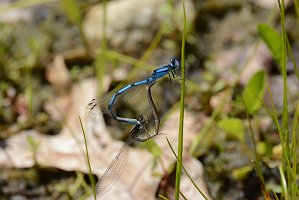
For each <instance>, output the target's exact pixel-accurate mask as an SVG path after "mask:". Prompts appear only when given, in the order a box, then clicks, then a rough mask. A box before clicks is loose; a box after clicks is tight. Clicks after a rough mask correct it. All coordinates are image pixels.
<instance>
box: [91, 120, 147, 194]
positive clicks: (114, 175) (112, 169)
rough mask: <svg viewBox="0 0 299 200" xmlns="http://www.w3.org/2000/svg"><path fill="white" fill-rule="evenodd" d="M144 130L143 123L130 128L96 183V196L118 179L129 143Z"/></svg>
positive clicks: (107, 189)
mask: <svg viewBox="0 0 299 200" xmlns="http://www.w3.org/2000/svg"><path fill="white" fill-rule="evenodd" d="M144 131H145V129H144V128H143V125H136V126H134V128H133V129H132V130H131V132H130V135H129V138H128V139H127V140H126V142H125V143H124V144H123V146H122V147H121V149H120V151H119V152H118V153H117V155H116V157H115V158H114V159H113V160H112V161H111V163H110V164H109V166H108V168H107V169H106V171H105V172H104V174H103V175H102V176H101V177H100V179H99V181H98V182H97V184H96V189H97V197H98V198H101V197H103V195H105V194H106V193H107V192H108V191H109V190H110V189H111V187H112V185H113V184H115V183H116V182H117V181H118V180H119V178H120V175H121V173H122V171H123V168H124V166H125V165H126V161H127V157H128V151H129V145H130V144H131V143H132V141H133V140H135V138H137V137H138V136H139V134H142V132H144Z"/></svg>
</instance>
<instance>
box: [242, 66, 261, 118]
mask: <svg viewBox="0 0 299 200" xmlns="http://www.w3.org/2000/svg"><path fill="white" fill-rule="evenodd" d="M265 85H266V73H265V71H263V70H261V71H258V72H256V73H255V74H254V75H253V76H252V77H251V79H250V80H249V82H248V84H247V86H246V88H245V89H244V91H243V100H244V103H245V105H246V108H247V110H248V112H249V113H250V114H253V113H254V112H256V111H257V110H258V109H259V108H260V107H261V104H262V98H263V96H264V93H265Z"/></svg>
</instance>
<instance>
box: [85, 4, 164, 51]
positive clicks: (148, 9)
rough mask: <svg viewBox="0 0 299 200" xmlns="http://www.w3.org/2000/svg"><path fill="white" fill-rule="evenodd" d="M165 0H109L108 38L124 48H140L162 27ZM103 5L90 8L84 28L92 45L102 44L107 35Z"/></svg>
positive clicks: (118, 47) (134, 49) (113, 44)
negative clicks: (161, 20)
mask: <svg viewBox="0 0 299 200" xmlns="http://www.w3.org/2000/svg"><path fill="white" fill-rule="evenodd" d="M164 2H166V1H165V0H126V1H113V2H110V3H108V4H107V11H106V12H107V39H108V41H109V44H110V45H111V46H112V47H113V48H115V49H118V50H120V51H125V52H137V51H138V50H140V48H141V46H142V45H145V44H149V43H150V42H151V40H152V38H153V37H154V33H155V32H156V31H157V30H158V28H159V24H160V18H161V16H162V11H161V9H159V8H160V7H161V5H162V4H163V3H164ZM102 28H103V6H102V4H99V5H96V6H94V7H93V8H91V9H90V10H89V12H88V13H87V15H86V18H85V20H84V25H83V29H84V32H85V34H86V36H87V37H88V40H89V43H90V45H91V47H93V48H95V47H99V45H100V41H101V39H102V36H103V29H102Z"/></svg>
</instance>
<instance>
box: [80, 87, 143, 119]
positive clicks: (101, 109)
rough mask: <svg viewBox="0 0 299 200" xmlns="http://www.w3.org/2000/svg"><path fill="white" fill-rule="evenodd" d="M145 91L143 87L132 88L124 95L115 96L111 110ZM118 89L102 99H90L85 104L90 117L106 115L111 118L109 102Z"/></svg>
mask: <svg viewBox="0 0 299 200" xmlns="http://www.w3.org/2000/svg"><path fill="white" fill-rule="evenodd" d="M144 89H145V85H141V86H135V87H132V88H129V89H128V90H126V91H125V92H124V93H122V94H120V95H118V96H117V98H116V100H115V102H114V104H113V110H115V109H117V108H118V107H120V106H121V105H122V104H124V103H125V102H129V101H130V99H133V98H134V97H136V96H138V94H139V93H140V91H142V90H144ZM118 90H119V89H115V90H113V91H111V92H109V93H108V94H107V95H105V96H104V97H102V98H98V99H92V100H91V101H90V102H89V103H88V104H87V107H86V109H87V111H88V112H89V113H90V114H91V115H97V114H101V113H106V114H108V115H110V116H111V114H110V111H109V109H108V105H109V102H110V100H111V98H112V96H113V95H114V94H115V93H116V92H117V91H118Z"/></svg>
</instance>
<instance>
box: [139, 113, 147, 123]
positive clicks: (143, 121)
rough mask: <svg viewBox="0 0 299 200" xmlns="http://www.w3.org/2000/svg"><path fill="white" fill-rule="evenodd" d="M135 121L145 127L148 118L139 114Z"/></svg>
mask: <svg viewBox="0 0 299 200" xmlns="http://www.w3.org/2000/svg"><path fill="white" fill-rule="evenodd" d="M137 120H138V121H139V122H140V124H142V125H146V124H147V123H148V118H147V116H145V115H142V114H139V115H138V116H137Z"/></svg>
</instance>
